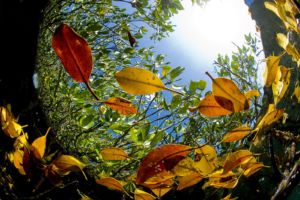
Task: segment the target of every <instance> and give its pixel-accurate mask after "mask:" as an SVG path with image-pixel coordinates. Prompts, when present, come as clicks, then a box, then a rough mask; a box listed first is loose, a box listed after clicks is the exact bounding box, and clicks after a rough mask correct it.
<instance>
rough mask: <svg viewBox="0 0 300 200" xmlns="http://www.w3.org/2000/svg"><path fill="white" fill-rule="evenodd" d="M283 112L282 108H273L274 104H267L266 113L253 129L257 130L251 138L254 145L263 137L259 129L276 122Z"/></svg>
mask: <svg viewBox="0 0 300 200" xmlns="http://www.w3.org/2000/svg"><path fill="white" fill-rule="evenodd" d="M283 114H284V110H283V109H275V105H274V104H269V107H268V110H267V112H266V114H265V115H264V116H263V117H262V118H261V120H260V121H259V123H258V124H257V126H256V128H255V130H256V131H257V134H256V136H255V138H254V140H253V142H254V144H255V145H257V144H258V143H259V142H260V141H261V140H262V139H263V135H262V134H261V131H260V130H262V129H263V128H265V127H267V126H270V125H271V124H273V123H275V122H277V121H278V120H279V119H281V118H282V117H283Z"/></svg>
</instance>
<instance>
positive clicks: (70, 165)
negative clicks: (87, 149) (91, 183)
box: [52, 155, 87, 179]
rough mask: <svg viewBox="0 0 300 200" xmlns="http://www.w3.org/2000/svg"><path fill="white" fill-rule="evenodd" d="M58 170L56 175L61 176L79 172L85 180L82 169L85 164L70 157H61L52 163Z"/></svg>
mask: <svg viewBox="0 0 300 200" xmlns="http://www.w3.org/2000/svg"><path fill="white" fill-rule="evenodd" d="M52 164H53V165H55V166H56V167H57V169H58V171H57V173H58V174H61V175H66V174H68V173H69V172H71V171H81V172H82V173H83V175H84V177H85V178H86V179H87V177H86V175H85V173H84V172H83V168H85V164H84V163H82V162H81V161H79V160H78V159H76V158H74V157H73V156H70V155H61V156H59V157H58V158H57V159H56V160H54V161H53V162H52Z"/></svg>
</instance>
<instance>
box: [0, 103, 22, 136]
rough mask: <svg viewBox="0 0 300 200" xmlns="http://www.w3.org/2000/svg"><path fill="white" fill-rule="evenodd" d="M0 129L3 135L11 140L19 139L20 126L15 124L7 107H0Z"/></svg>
mask: <svg viewBox="0 0 300 200" xmlns="http://www.w3.org/2000/svg"><path fill="white" fill-rule="evenodd" d="M0 111H1V113H0V114H1V116H0V121H1V127H2V130H3V132H4V133H5V135H7V136H8V137H11V138H16V137H19V136H20V135H21V133H22V131H23V129H22V126H21V125H20V124H18V123H17V122H16V119H15V117H14V116H13V114H12V113H11V111H10V109H9V108H7V107H0Z"/></svg>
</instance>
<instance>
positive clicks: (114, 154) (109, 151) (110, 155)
mask: <svg viewBox="0 0 300 200" xmlns="http://www.w3.org/2000/svg"><path fill="white" fill-rule="evenodd" d="M100 154H101V156H102V158H103V159H104V160H126V159H127V158H128V155H127V153H126V152H125V151H124V150H123V149H120V148H116V147H110V148H104V149H102V150H101V151H100Z"/></svg>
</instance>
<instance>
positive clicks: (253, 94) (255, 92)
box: [245, 90, 260, 99]
mask: <svg viewBox="0 0 300 200" xmlns="http://www.w3.org/2000/svg"><path fill="white" fill-rule="evenodd" d="M259 96H260V93H259V91H258V90H250V91H248V92H246V93H245V97H246V98H247V99H250V98H252V97H259Z"/></svg>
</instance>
